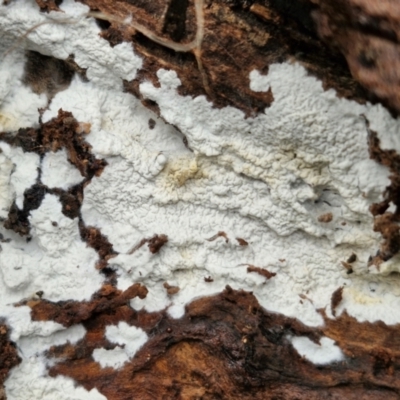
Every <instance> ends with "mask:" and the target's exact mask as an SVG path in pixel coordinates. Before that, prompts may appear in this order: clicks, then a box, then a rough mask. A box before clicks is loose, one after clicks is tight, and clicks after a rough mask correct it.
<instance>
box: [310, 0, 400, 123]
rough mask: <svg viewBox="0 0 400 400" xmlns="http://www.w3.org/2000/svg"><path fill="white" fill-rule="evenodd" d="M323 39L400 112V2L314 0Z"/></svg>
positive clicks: (392, 108) (393, 108)
mask: <svg viewBox="0 0 400 400" xmlns="http://www.w3.org/2000/svg"><path fill="white" fill-rule="evenodd" d="M311 1H312V2H313V3H315V4H316V5H317V6H318V9H317V10H315V11H314V17H315V21H316V23H317V29H318V32H319V34H320V36H321V37H322V38H323V39H324V40H325V41H326V42H327V43H329V44H330V45H331V46H332V47H336V48H338V49H340V51H341V52H342V53H343V55H344V56H345V57H346V60H347V63H348V65H349V68H350V71H351V73H352V75H353V76H354V78H355V79H356V80H357V81H359V82H360V83H361V84H362V85H363V86H364V87H365V88H367V89H368V90H369V91H370V92H371V93H372V94H373V95H375V96H376V97H378V98H379V99H380V100H381V101H382V102H383V103H384V104H385V105H386V106H387V107H388V108H389V109H391V110H392V112H393V113H394V114H395V115H399V113H400V96H399V88H400V72H399V71H400V12H399V10H400V5H399V2H397V1H371V0H311Z"/></svg>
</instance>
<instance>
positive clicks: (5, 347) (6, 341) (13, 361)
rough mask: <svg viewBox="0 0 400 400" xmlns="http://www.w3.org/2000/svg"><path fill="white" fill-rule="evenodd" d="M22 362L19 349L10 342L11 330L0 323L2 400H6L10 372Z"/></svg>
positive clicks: (0, 391)
mask: <svg viewBox="0 0 400 400" xmlns="http://www.w3.org/2000/svg"><path fill="white" fill-rule="evenodd" d="M20 362H21V359H20V358H19V356H18V353H17V349H16V347H15V345H14V343H13V342H11V341H10V331H9V328H8V327H7V325H5V324H3V323H0V400H6V394H5V390H4V381H5V380H6V379H7V376H8V373H9V371H10V370H11V369H12V368H13V367H15V366H16V365H18V364H19V363H20Z"/></svg>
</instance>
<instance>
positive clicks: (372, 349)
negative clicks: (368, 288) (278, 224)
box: [28, 287, 400, 400]
mask: <svg viewBox="0 0 400 400" xmlns="http://www.w3.org/2000/svg"><path fill="white" fill-rule="evenodd" d="M128 297H130V296H127V298H126V299H125V302H116V301H115V300H113V299H112V298H110V300H109V303H107V300H106V299H105V298H104V296H103V297H102V298H103V299H104V300H101V301H102V302H103V303H102V306H101V309H102V312H99V305H98V304H99V303H98V302H99V301H100V300H98V299H94V300H93V301H92V302H89V303H87V305H86V306H85V307H84V309H85V310H92V311H91V316H90V318H88V314H87V313H79V314H78V315H77V316H75V317H74V319H73V321H72V320H71V307H70V306H69V305H68V302H66V303H63V304H62V303H51V302H48V301H45V300H37V301H35V302H30V303H28V305H30V306H31V307H32V317H33V319H39V320H44V319H53V318H54V317H55V316H57V318H56V320H57V322H59V323H61V324H64V325H65V326H70V325H71V323H72V322H73V323H78V322H82V323H83V325H84V327H85V329H86V330H87V334H86V336H85V338H83V339H82V340H81V341H80V342H78V343H77V344H76V345H71V344H69V343H68V344H65V345H62V346H54V347H52V348H51V349H50V350H49V351H48V354H47V356H48V357H50V358H54V359H55V360H54V361H58V362H57V363H56V364H55V365H54V366H53V367H52V368H51V369H50V374H51V375H52V376H56V375H59V374H61V375H64V376H69V377H72V378H73V379H74V380H76V382H78V383H79V384H81V385H83V386H84V387H85V388H86V389H91V388H93V387H96V388H97V389H98V390H99V391H100V392H101V393H103V394H104V395H105V396H106V397H107V398H108V399H109V400H125V399H126V400H128V399H129V400H130V399H131V398H132V395H134V396H136V397H137V398H140V399H143V400H146V399H149V400H150V399H155V398H157V399H158V398H166V399H199V398H201V399H210V400H211V399H232V400H234V399H235V400H236V399H245V400H246V399H248V400H250V399H260V400H261V399H263V400H264V399H267V400H268V399H271V400H272V399H277V398H278V399H285V400H291V399H292V400H294V399H298V400H301V399H304V400H309V399H315V400H317V399H318V400H320V399H325V398H332V399H346V400H347V399H354V400H356V399H360V398H362V399H371V400H378V399H386V400H387V399H398V398H399V395H400V339H398V336H399V335H398V332H399V327H398V326H392V327H390V326H386V325H385V324H383V323H381V322H378V323H374V324H371V323H359V322H357V321H356V320H355V319H354V318H352V317H349V316H348V315H347V314H345V313H344V314H342V315H341V316H340V317H337V318H336V319H329V318H327V317H326V316H325V314H324V313H323V312H322V311H321V313H322V315H323V317H324V319H325V325H324V326H323V327H321V328H311V327H307V326H305V325H303V324H301V323H300V322H299V321H298V320H296V319H293V318H289V317H285V316H283V315H280V314H276V313H270V312H267V311H266V310H264V309H263V308H261V307H260V305H259V304H258V302H257V300H256V298H255V297H254V296H253V295H252V294H249V293H246V292H244V291H234V290H232V289H231V288H229V287H227V288H226V290H225V291H224V292H223V293H221V294H219V295H216V296H213V297H209V298H202V299H199V300H196V301H194V302H193V303H191V304H189V305H188V306H187V308H186V313H185V315H184V317H183V318H181V319H173V318H171V317H169V316H168V315H167V313H166V312H157V313H147V312H145V311H140V312H137V311H135V310H133V309H132V308H131V307H129V305H128V303H127V299H128ZM119 298H121V295H120V296H119ZM339 301H340V300H339ZM336 302H337V301H336V300H335V301H333V303H336ZM333 305H334V304H333ZM49 310H51V311H50V312H49ZM119 321H125V322H126V323H128V324H129V325H132V326H136V327H140V328H142V329H143V330H145V331H146V333H147V334H148V336H149V340H148V342H147V343H146V344H145V345H144V346H143V347H142V348H141V349H140V350H139V352H138V353H137V354H136V355H135V358H134V359H133V360H132V361H131V362H128V363H126V364H124V366H123V367H121V368H120V369H118V370H115V369H112V368H100V365H99V364H98V363H96V362H95V361H94V360H93V358H92V352H93V350H94V349H96V348H101V347H104V348H108V349H112V348H113V347H115V344H112V343H110V342H108V340H107V339H106V338H105V335H104V333H105V329H106V327H107V326H109V325H113V324H117V323H118V322H119ZM292 336H307V337H309V338H310V339H311V340H312V341H315V342H316V343H318V342H319V339H320V338H321V337H323V336H325V337H329V338H331V339H333V340H334V341H335V342H336V343H337V344H338V346H340V348H341V349H342V351H343V353H344V355H345V360H344V361H341V362H337V363H331V364H328V365H314V364H312V363H311V362H309V361H307V360H306V359H304V358H302V357H301V356H300V355H299V354H298V353H297V351H296V350H295V349H294V348H293V346H292V345H291V343H290V340H289V337H292Z"/></svg>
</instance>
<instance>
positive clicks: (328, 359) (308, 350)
mask: <svg viewBox="0 0 400 400" xmlns="http://www.w3.org/2000/svg"><path fill="white" fill-rule="evenodd" d="M289 340H290V342H291V343H292V345H293V347H294V348H295V349H296V351H297V352H298V353H299V354H300V355H301V356H302V357H305V358H306V359H307V360H309V361H311V362H312V363H314V364H330V363H332V362H338V361H342V360H344V358H345V357H344V354H343V352H342V350H341V349H340V347H338V346H337V345H336V344H335V342H334V341H333V340H332V339H330V338H327V337H322V338H321V339H320V343H319V344H317V343H314V342H313V341H312V340H310V339H309V338H308V337H306V336H293V337H291V338H289Z"/></svg>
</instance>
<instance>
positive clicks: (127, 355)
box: [93, 322, 148, 368]
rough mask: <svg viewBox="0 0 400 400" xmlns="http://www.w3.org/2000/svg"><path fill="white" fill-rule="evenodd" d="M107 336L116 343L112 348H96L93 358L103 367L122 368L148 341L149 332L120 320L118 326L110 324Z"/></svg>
mask: <svg viewBox="0 0 400 400" xmlns="http://www.w3.org/2000/svg"><path fill="white" fill-rule="evenodd" d="M106 338H107V339H108V340H109V341H110V342H111V343H116V344H118V346H116V347H115V348H114V349H112V350H107V349H103V348H101V349H95V350H94V351H93V359H94V360H95V361H96V362H98V363H99V364H100V365H101V367H102V368H106V367H113V368H120V367H122V366H123V365H124V364H125V363H126V362H128V361H129V360H131V359H132V358H133V357H134V356H135V354H136V352H137V351H138V350H139V349H140V348H141V347H142V346H143V345H144V344H145V343H146V342H147V339H148V338H147V334H146V333H145V332H144V331H143V330H142V329H140V328H136V327H135V326H130V325H128V324H127V323H126V322H120V323H119V324H118V325H117V326H116V325H110V326H107V328H106Z"/></svg>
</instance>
